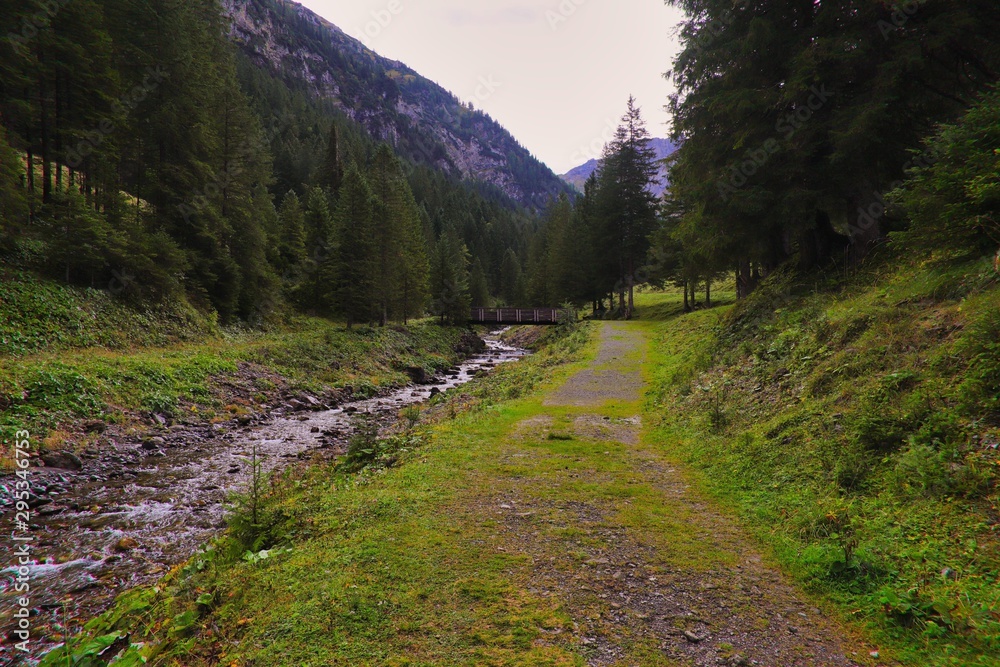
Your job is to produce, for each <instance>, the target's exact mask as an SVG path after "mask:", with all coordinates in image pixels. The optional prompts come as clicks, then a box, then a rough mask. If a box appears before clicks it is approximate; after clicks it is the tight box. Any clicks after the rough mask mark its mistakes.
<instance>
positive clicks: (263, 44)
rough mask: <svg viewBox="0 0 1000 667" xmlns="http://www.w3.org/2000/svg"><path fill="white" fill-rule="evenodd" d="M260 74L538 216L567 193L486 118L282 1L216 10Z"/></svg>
mask: <svg viewBox="0 0 1000 667" xmlns="http://www.w3.org/2000/svg"><path fill="white" fill-rule="evenodd" d="M222 4H223V7H224V8H225V9H226V11H227V13H228V14H229V15H230V16H231V17H232V20H233V24H232V35H231V36H232V39H233V40H234V41H235V42H236V43H237V44H238V45H239V47H240V48H241V50H242V51H243V52H244V53H245V54H246V55H247V56H248V57H249V58H250V59H251V60H252V61H253V62H254V63H255V64H256V65H257V66H259V67H262V68H266V69H267V70H268V71H270V72H271V73H273V74H275V75H277V76H279V77H281V78H282V79H284V80H285V81H287V82H288V83H289V84H290V85H293V86H295V87H301V86H305V87H306V88H307V90H308V91H309V92H310V93H311V95H313V96H314V97H316V98H317V99H322V100H323V101H325V102H328V103H331V104H332V105H333V106H335V107H336V108H338V109H339V110H341V111H342V112H343V113H345V114H346V115H347V116H348V117H349V118H351V119H353V120H355V121H357V122H358V123H360V124H361V125H362V126H363V127H364V128H365V129H366V130H367V131H368V132H369V133H370V134H371V135H372V136H374V137H375V138H377V139H379V140H384V141H387V142H389V143H390V144H392V145H393V146H394V147H395V149H396V150H397V152H398V153H400V154H401V155H403V156H404V157H406V158H408V159H410V160H412V161H414V162H417V163H421V164H426V165H430V166H434V167H436V168H438V169H441V170H443V171H447V172H450V173H452V174H454V175H456V176H461V177H464V178H468V179H471V180H476V181H480V182H483V183H487V184H490V185H493V186H495V187H498V188H499V189H501V190H502V191H503V192H504V193H505V194H507V195H508V196H509V197H511V198H512V199H514V200H516V201H518V202H520V203H522V204H524V205H529V206H542V205H544V204H545V202H546V201H547V200H548V199H549V197H551V196H553V195H557V194H559V193H561V192H566V191H568V188H567V187H566V186H565V184H563V182H562V181H560V179H559V178H558V177H557V176H556V175H555V174H554V173H552V171H551V170H550V169H549V168H548V167H546V166H545V165H544V164H542V163H541V162H540V161H539V160H537V159H536V158H535V157H534V156H532V155H531V153H530V152H529V151H528V150H527V149H526V148H524V147H523V146H521V145H520V144H519V143H518V142H517V141H516V140H515V139H514V137H513V136H511V134H510V133H509V132H507V130H505V129H504V128H503V127H502V126H501V125H500V124H499V123H497V122H496V121H494V120H493V119H492V118H490V117H489V116H488V115H487V114H484V113H482V112H480V111H477V110H475V109H473V108H472V107H471V105H466V104H464V103H462V102H461V101H460V100H459V99H458V98H456V97H455V96H454V95H453V94H452V93H450V92H448V91H447V90H445V89H444V88H442V87H441V86H438V85H437V84H435V83H434V82H432V81H430V80H428V79H426V78H424V77H422V76H421V75H419V74H418V73H417V72H415V71H413V70H412V69H410V68H409V67H407V66H406V65H405V64H403V63H401V62H398V61H393V60H389V59H387V58H383V57H381V56H379V55H378V54H377V53H374V52H373V51H371V50H369V49H367V48H366V47H365V46H364V44H362V43H361V42H360V41H358V40H356V39H354V38H352V37H350V36H349V35H347V34H346V33H344V32H343V31H342V30H341V29H340V28H338V27H337V26H335V25H333V24H332V23H330V22H329V21H326V20H324V19H323V18H321V17H320V16H318V15H316V14H315V13H313V12H311V11H310V10H308V9H306V8H305V7H303V6H301V5H299V4H298V3H295V2H290V1H288V0H222Z"/></svg>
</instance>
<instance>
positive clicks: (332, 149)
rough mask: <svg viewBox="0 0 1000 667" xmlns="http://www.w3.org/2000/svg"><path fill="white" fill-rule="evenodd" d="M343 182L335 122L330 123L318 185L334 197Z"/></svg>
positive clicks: (338, 139)
mask: <svg viewBox="0 0 1000 667" xmlns="http://www.w3.org/2000/svg"><path fill="white" fill-rule="evenodd" d="M343 182H344V166H343V162H342V158H341V154H340V130H339V129H338V128H337V123H336V122H334V123H333V124H331V125H330V137H329V139H328V140H327V147H326V154H325V155H324V156H323V164H322V165H320V169H319V186H320V187H321V188H323V189H325V190H326V191H327V192H329V193H330V195H331V196H332V197H333V198H334V199H336V197H337V195H338V194H339V193H340V186H341V184H342V183H343Z"/></svg>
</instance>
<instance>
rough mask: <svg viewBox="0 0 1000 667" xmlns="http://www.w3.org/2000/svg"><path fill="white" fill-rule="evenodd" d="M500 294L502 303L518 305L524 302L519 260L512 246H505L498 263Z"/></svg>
mask: <svg viewBox="0 0 1000 667" xmlns="http://www.w3.org/2000/svg"><path fill="white" fill-rule="evenodd" d="M500 296H501V298H502V299H503V302H504V305H506V306H508V307H518V306H523V305H527V304H525V303H524V278H523V274H522V271H521V262H520V261H519V260H518V259H517V255H516V254H515V253H514V250H513V249H512V248H507V251H506V252H505V253H504V256H503V262H502V263H501V265H500Z"/></svg>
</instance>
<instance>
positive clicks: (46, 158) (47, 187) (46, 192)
mask: <svg viewBox="0 0 1000 667" xmlns="http://www.w3.org/2000/svg"><path fill="white" fill-rule="evenodd" d="M38 108H39V113H40V115H39V119H40V121H41V130H42V202H43V203H45V204H48V203H49V201H51V199H52V163H51V160H52V151H51V150H49V148H50V146H49V105H48V104H46V100H45V82H44V80H42V81H39V84H38Z"/></svg>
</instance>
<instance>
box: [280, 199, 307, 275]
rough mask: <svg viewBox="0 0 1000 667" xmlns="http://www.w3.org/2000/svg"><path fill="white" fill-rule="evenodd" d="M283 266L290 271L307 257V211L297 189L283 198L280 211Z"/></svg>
mask: <svg viewBox="0 0 1000 667" xmlns="http://www.w3.org/2000/svg"><path fill="white" fill-rule="evenodd" d="M278 226H279V233H280V236H279V241H278V247H279V249H280V256H281V263H280V265H279V266H281V268H282V269H284V270H285V271H288V270H290V269H293V268H294V267H297V266H299V265H300V264H301V263H302V262H303V261H304V260H305V258H306V230H305V213H304V212H303V210H302V204H301V203H300V202H299V196H298V195H297V194H295V190H289V191H288V194H286V195H285V198H284V199H283V200H281V209H280V210H279V211H278Z"/></svg>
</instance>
